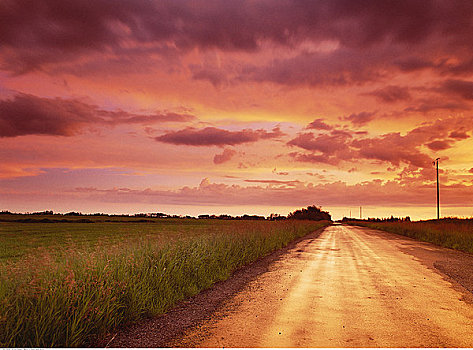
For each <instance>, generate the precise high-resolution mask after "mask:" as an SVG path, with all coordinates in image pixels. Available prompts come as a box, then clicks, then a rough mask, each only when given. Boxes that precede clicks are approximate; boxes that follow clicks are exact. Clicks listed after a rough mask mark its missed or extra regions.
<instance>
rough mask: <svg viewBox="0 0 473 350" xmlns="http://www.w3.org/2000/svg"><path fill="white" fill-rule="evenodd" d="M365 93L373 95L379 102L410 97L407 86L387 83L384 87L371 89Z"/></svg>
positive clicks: (391, 101) (402, 99) (389, 101)
mask: <svg viewBox="0 0 473 350" xmlns="http://www.w3.org/2000/svg"><path fill="white" fill-rule="evenodd" d="M366 95H371V96H375V97H376V98H378V99H379V100H380V101H381V102H386V103H393V102H398V101H404V100H409V99H410V98H411V95H410V93H409V88H407V87H401V86H394V85H388V86H386V87H384V88H381V89H376V90H373V91H371V92H368V93H366Z"/></svg>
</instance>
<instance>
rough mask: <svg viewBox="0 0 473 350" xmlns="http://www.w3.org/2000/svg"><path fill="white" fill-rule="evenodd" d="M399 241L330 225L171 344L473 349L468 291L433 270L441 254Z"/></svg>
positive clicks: (472, 315) (425, 246) (472, 317)
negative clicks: (210, 316)
mask: <svg viewBox="0 0 473 350" xmlns="http://www.w3.org/2000/svg"><path fill="white" fill-rule="evenodd" d="M397 237H398V236H395V235H390V234H384V233H380V232H379V231H373V230H368V229H364V228H353V227H347V226H341V225H335V226H331V227H329V228H327V229H326V230H325V231H324V232H323V233H322V234H321V236H320V237H319V238H317V239H313V240H309V241H307V240H306V241H302V242H300V243H299V244H298V245H297V246H296V247H295V248H293V249H291V250H290V251H289V252H288V253H287V254H285V255H284V256H283V257H282V258H281V259H279V260H277V261H276V262H275V263H274V264H272V265H271V266H270V269H269V271H268V272H266V273H264V274H262V275H261V276H259V278H257V279H256V280H254V281H252V282H251V283H250V284H249V285H248V286H247V287H246V288H245V289H244V290H243V291H241V292H240V293H238V294H236V295H235V296H233V297H232V298H231V299H230V300H229V301H228V302H227V303H226V304H225V307H223V308H222V310H220V311H217V313H216V314H214V315H213V317H212V318H211V319H210V320H208V321H206V322H204V323H203V324H201V325H200V326H199V327H198V328H194V329H191V330H190V331H188V332H187V334H186V336H185V337H183V338H181V339H179V340H178V341H176V342H174V343H173V344H170V345H171V346H185V347H186V346H194V347H451V346H453V347H472V346H473V305H472V304H471V302H468V300H465V299H468V298H469V297H471V294H470V293H468V292H466V290H465V289H462V287H461V286H460V285H459V284H458V283H456V282H455V281H453V280H449V279H448V278H447V277H446V276H445V275H441V274H440V273H439V272H438V271H437V270H436V269H434V268H432V263H433V261H434V260H435V256H437V255H435V254H440V253H442V252H443V251H445V250H442V248H436V247H434V246H432V245H429V244H425V243H418V242H415V241H412V240H408V239H403V238H397ZM419 247H420V248H419ZM439 252H440V253H439ZM429 254H430V255H432V254H433V255H432V256H434V258H433V259H432V258H429V257H428V256H430V255H429ZM442 254H443V253H442ZM445 254H446V253H445ZM452 254H453V253H452ZM454 254H458V253H456V252H454ZM423 255H424V256H423ZM429 259H430V260H429ZM429 265H431V266H430V267H429Z"/></svg>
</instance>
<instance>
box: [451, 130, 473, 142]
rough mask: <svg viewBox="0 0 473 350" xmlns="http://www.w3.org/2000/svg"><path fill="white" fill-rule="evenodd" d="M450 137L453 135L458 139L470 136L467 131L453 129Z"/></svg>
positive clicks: (453, 137)
mask: <svg viewBox="0 0 473 350" xmlns="http://www.w3.org/2000/svg"><path fill="white" fill-rule="evenodd" d="M448 137H451V138H452V139H457V140H465V139H467V138H469V137H470V135H468V134H467V133H466V132H464V131H461V130H457V131H452V132H451V133H450V134H449V135H448Z"/></svg>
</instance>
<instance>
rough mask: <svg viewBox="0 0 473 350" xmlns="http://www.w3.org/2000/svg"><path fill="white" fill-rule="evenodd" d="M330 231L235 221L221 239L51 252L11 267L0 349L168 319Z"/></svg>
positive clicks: (4, 283) (65, 342)
mask: <svg viewBox="0 0 473 350" xmlns="http://www.w3.org/2000/svg"><path fill="white" fill-rule="evenodd" d="M327 224H328V223H327V222H313V221H312V222H310V221H292V220H291V221H280V222H267V221H265V222H256V221H251V222H234V223H232V225H231V226H230V225H227V226H221V227H220V229H222V228H225V229H223V230H221V232H218V230H217V231H215V229H214V230H212V227H209V228H208V232H207V233H204V234H202V235H200V236H194V237H191V238H189V239H181V240H177V241H172V242H171V243H168V244H163V243H162V240H160V241H156V240H145V239H144V240H141V241H136V240H132V241H127V242H126V244H121V245H113V246H107V247H106V248H104V249H91V250H81V249H77V250H70V251H69V252H68V254H62V255H60V256H61V259H58V258H57V257H58V255H54V254H50V253H49V252H48V251H47V250H46V251H42V252H41V253H36V254H31V255H30V256H29V258H27V259H21V260H19V261H12V262H11V263H4V264H3V265H2V266H0V269H1V270H0V272H1V274H0V346H2V347H77V346H84V345H87V344H88V342H89V341H90V340H91V339H93V338H94V337H96V336H99V335H101V334H104V333H106V332H108V331H110V330H112V329H113V328H115V327H117V326H118V325H121V324H124V323H128V322H132V321H134V320H137V319H140V318H143V317H147V316H153V315H158V314H161V313H163V312H165V311H166V310H168V309H169V308H171V307H172V306H174V305H175V304H176V303H177V302H178V301H180V300H182V299H184V298H186V297H189V296H191V295H195V294H196V293H198V292H199V291H201V290H203V289H205V288H208V287H210V286H211V285H212V284H213V283H215V282H217V281H220V280H224V279H226V278H228V277H229V276H230V275H231V273H232V271H234V270H235V269H237V268H239V267H241V266H243V265H245V264H248V263H250V262H252V261H254V260H256V259H258V258H259V257H262V256H264V255H266V254H268V253H270V252H271V251H273V250H275V249H278V248H281V247H283V246H285V245H287V244H288V243H289V242H291V241H292V240H294V239H296V238H299V237H302V236H304V235H306V234H308V233H310V232H312V231H314V230H316V229H318V228H320V227H322V226H324V225H327ZM210 225H215V224H213V223H209V226H210ZM217 226H218V224H217ZM217 228H218V227H217ZM222 231H223V232H222Z"/></svg>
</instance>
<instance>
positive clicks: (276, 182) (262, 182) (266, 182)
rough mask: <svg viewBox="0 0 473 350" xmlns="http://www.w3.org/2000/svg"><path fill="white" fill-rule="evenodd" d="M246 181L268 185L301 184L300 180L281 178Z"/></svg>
mask: <svg viewBox="0 0 473 350" xmlns="http://www.w3.org/2000/svg"><path fill="white" fill-rule="evenodd" d="M245 182H250V183H260V184H267V185H287V186H296V185H298V184H301V181H299V180H292V181H291V180H290V181H281V180H245Z"/></svg>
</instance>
